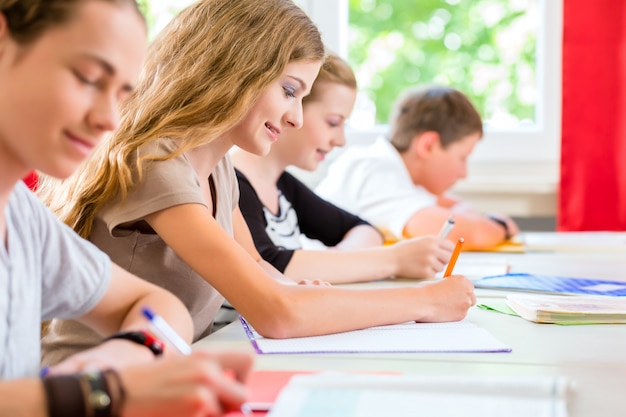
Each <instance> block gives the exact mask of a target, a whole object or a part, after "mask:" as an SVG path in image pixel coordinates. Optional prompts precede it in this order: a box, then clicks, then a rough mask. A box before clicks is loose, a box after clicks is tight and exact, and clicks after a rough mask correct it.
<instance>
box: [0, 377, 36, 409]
mask: <svg viewBox="0 0 626 417" xmlns="http://www.w3.org/2000/svg"><path fill="white" fill-rule="evenodd" d="M0 416H11V417H47V416H48V412H47V409H46V398H45V394H44V389H43V384H42V383H41V380H39V379H34V378H33V379H20V380H14V381H2V382H0Z"/></svg>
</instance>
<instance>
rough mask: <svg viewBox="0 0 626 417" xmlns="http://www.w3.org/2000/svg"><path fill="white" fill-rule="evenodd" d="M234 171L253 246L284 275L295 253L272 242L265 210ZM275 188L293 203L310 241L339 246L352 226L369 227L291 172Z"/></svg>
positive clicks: (242, 176)
mask: <svg viewBox="0 0 626 417" xmlns="http://www.w3.org/2000/svg"><path fill="white" fill-rule="evenodd" d="M235 171H236V173H237V179H238V181H239V192H240V197H239V208H240V209H241V212H242V213H243V216H244V218H245V219H246V223H248V227H249V228H250V232H251V233H252V238H253V239H254V245H255V246H256V249H257V250H258V251H259V253H260V255H261V257H262V258H263V259H265V260H266V261H267V262H269V263H271V264H272V265H273V266H274V267H275V268H276V269H278V270H279V271H281V272H284V271H285V268H287V265H288V264H289V261H290V260H291V257H292V256H293V252H294V250H293V249H285V248H284V247H281V246H280V243H278V244H277V243H275V242H273V241H272V239H271V237H270V236H269V235H268V232H267V230H266V228H267V226H268V223H267V220H266V218H265V213H264V209H265V207H264V206H263V204H262V203H261V200H259V197H258V195H257V193H256V191H255V190H254V188H253V187H252V184H250V182H249V181H248V179H247V178H246V177H245V176H244V175H243V174H242V173H241V172H240V171H239V170H235ZM276 186H277V187H278V189H279V190H280V192H281V193H282V194H283V196H284V197H285V198H286V200H287V201H289V202H290V203H291V206H292V208H293V210H294V211H295V214H296V216H297V222H298V226H299V228H300V232H301V233H302V234H304V235H305V236H307V237H308V238H310V239H317V240H319V241H321V242H322V243H324V245H326V246H335V245H337V244H338V243H339V242H341V241H342V240H343V238H344V236H345V235H346V233H348V231H350V229H352V228H353V227H356V226H359V225H362V224H365V225H369V223H368V222H366V221H365V220H363V219H361V218H360V217H358V216H355V215H353V214H351V213H348V212H347V211H345V210H343V209H341V208H339V207H337V206H335V205H333V204H331V203H329V202H328V201H326V200H324V199H322V198H321V197H319V196H318V195H317V194H315V193H314V192H313V191H311V190H310V189H309V188H308V187H307V186H306V185H304V184H303V183H302V182H301V181H299V180H298V179H296V178H295V177H294V176H293V175H291V174H289V173H288V172H284V173H283V174H282V175H281V176H280V178H279V179H278V182H277V183H276ZM265 210H267V209H265ZM278 215H280V213H278Z"/></svg>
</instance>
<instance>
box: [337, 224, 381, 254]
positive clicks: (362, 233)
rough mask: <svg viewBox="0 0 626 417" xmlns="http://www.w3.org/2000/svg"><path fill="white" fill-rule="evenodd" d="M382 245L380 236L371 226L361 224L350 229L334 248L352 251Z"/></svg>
mask: <svg viewBox="0 0 626 417" xmlns="http://www.w3.org/2000/svg"><path fill="white" fill-rule="evenodd" d="M382 244H383V236H382V234H381V233H380V232H379V231H378V230H377V229H376V228H374V227H373V226H369V225H365V224H363V225H360V226H356V227H353V228H352V229H350V230H349V231H348V233H346V235H345V236H344V237H343V240H342V241H341V242H339V244H337V245H336V246H335V249H340V250H354V249H362V248H368V247H372V246H381V245H382Z"/></svg>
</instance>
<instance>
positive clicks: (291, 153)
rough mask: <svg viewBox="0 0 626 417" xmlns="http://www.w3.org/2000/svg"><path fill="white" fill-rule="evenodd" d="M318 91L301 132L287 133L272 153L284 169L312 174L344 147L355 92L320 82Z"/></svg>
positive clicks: (291, 131)
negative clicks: (321, 163)
mask: <svg viewBox="0 0 626 417" xmlns="http://www.w3.org/2000/svg"><path fill="white" fill-rule="evenodd" d="M315 88H316V91H317V92H316V96H317V98H316V99H315V101H309V102H307V103H305V105H304V123H303V125H302V129H300V130H299V131H294V130H290V131H287V132H285V138H284V139H283V140H281V141H280V142H278V143H277V144H276V145H274V149H272V154H275V155H277V156H278V157H279V158H280V160H281V162H283V163H284V164H285V165H294V166H296V167H298V168H301V169H306V170H309V171H313V170H315V169H316V168H317V166H318V165H319V164H320V162H322V161H323V160H324V159H325V158H326V154H328V152H330V151H331V150H332V149H333V148H334V147H336V146H343V145H345V143H346V138H345V132H344V128H345V122H346V119H347V118H348V117H349V116H350V113H351V112H352V108H353V107H354V102H355V100H356V90H354V89H353V88H350V87H347V86H345V85H343V84H338V83H332V82H321V83H320V84H318V85H316V87H315Z"/></svg>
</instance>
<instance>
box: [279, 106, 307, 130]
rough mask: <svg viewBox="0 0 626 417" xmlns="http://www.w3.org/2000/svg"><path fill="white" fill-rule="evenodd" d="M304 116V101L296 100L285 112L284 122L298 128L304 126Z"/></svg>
mask: <svg viewBox="0 0 626 417" xmlns="http://www.w3.org/2000/svg"><path fill="white" fill-rule="evenodd" d="M303 119H304V116H303V115H302V102H301V101H300V100H296V101H295V102H294V103H293V105H292V106H291V107H290V108H289V109H288V110H287V111H286V112H285V115H284V117H283V122H284V123H285V124H287V125H288V126H291V127H293V128H296V129H300V128H301V127H302V123H303Z"/></svg>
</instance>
